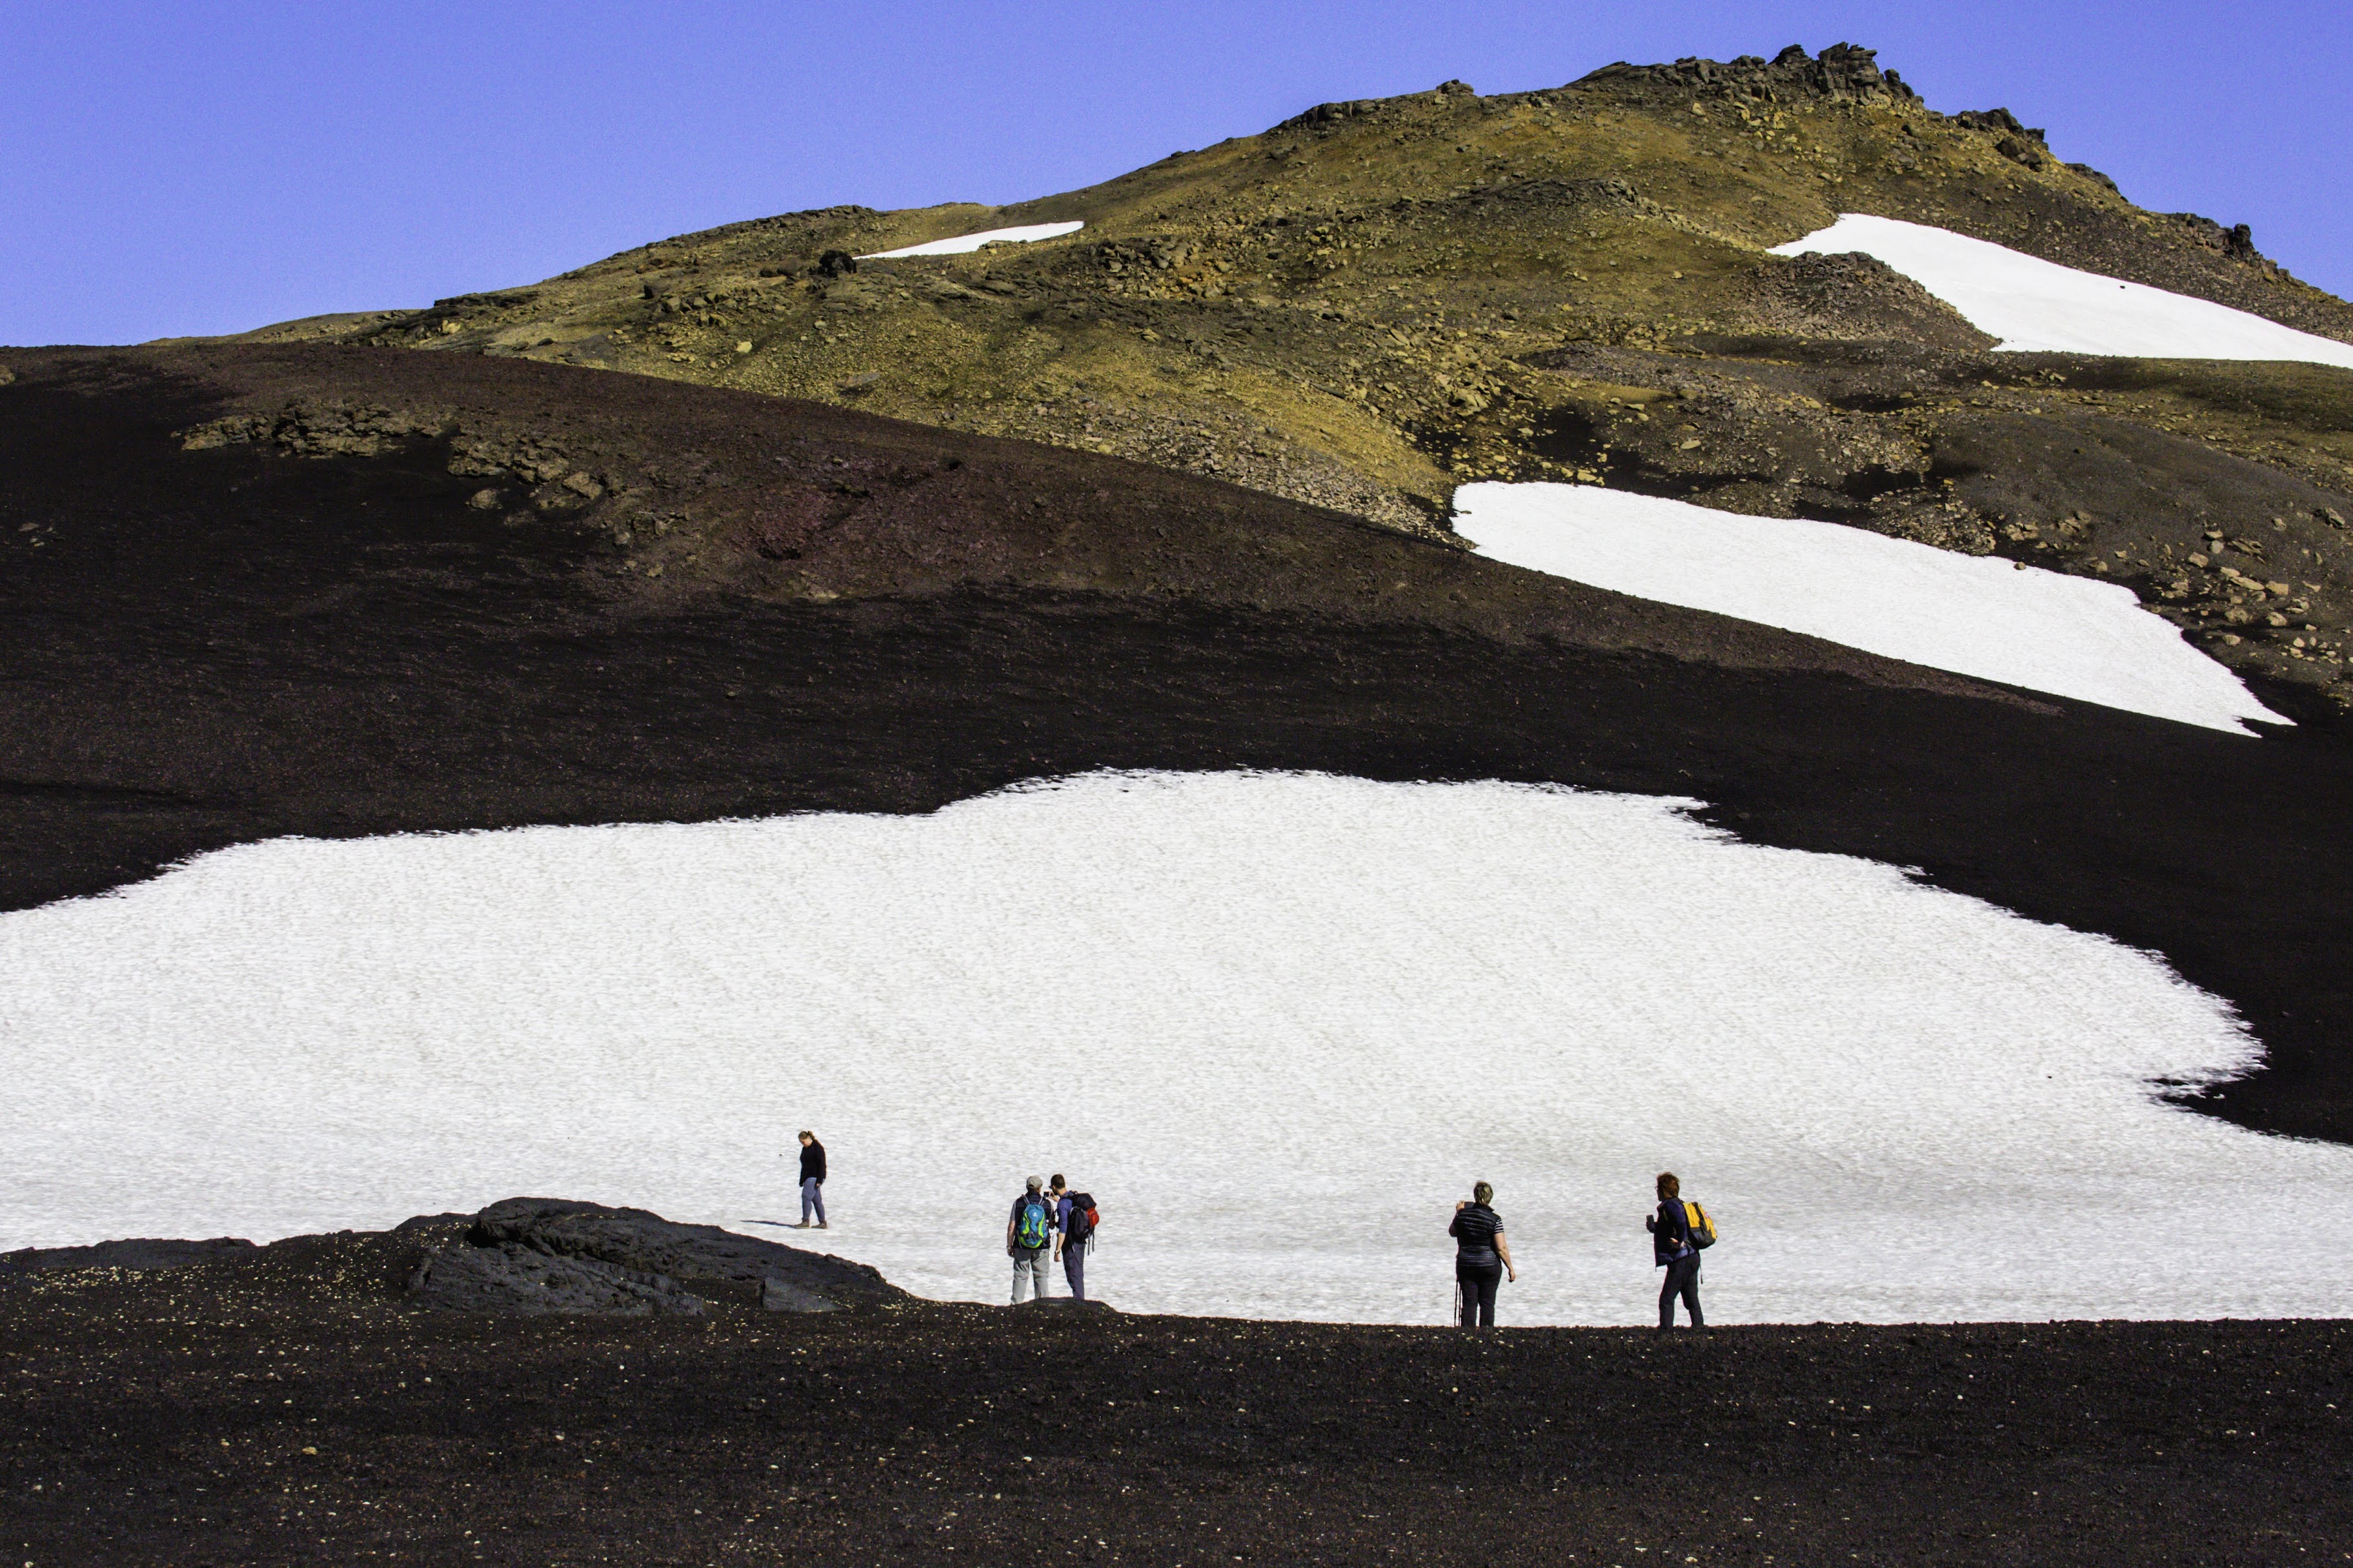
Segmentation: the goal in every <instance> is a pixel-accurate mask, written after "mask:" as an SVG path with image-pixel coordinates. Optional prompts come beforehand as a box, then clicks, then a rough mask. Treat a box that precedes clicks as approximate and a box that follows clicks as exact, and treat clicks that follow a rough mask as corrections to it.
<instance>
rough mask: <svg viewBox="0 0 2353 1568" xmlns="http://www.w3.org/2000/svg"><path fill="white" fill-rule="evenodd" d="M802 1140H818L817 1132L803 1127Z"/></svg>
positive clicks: (808, 1141)
mask: <svg viewBox="0 0 2353 1568" xmlns="http://www.w3.org/2000/svg"><path fill="white" fill-rule="evenodd" d="M801 1142H804V1143H814V1142H817V1134H816V1133H814V1132H812V1131H809V1130H808V1129H807V1128H806V1127H804V1128H802V1129H801Z"/></svg>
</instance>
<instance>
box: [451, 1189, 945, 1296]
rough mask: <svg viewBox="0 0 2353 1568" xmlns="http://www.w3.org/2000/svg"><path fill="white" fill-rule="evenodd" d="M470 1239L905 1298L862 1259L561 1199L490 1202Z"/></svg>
mask: <svg viewBox="0 0 2353 1568" xmlns="http://www.w3.org/2000/svg"><path fill="white" fill-rule="evenodd" d="M467 1239H468V1240H469V1241H470V1242H471V1243H472V1244H473V1245H474V1246H476V1247H527V1248H529V1249H531V1250H533V1251H535V1252H539V1253H542V1254H545V1255H548V1256H551V1257H564V1258H587V1259H592V1260H594V1261H596V1262H599V1263H605V1264H610V1265H612V1266H614V1267H616V1268H624V1269H628V1270H633V1271H635V1272H638V1273H642V1274H649V1275H664V1276H668V1277H669V1278H670V1279H685V1280H697V1281H700V1280H710V1281H727V1282H731V1283H735V1284H742V1285H759V1284H763V1283H765V1282H766V1281H769V1280H775V1281H776V1282H778V1283H779V1284H782V1285H785V1286H787V1287H790V1288H792V1289H797V1290H798V1291H801V1292H805V1293H807V1294H811V1295H816V1296H820V1297H823V1298H825V1299H827V1300H828V1301H835V1302H838V1301H842V1300H896V1299H902V1298H903V1296H904V1292H902V1291H901V1290H899V1289H896V1288H895V1287H893V1286H892V1284H890V1282H889V1281H887V1280H885V1279H883V1278H882V1276H881V1272H880V1271H879V1270H877V1269H874V1268H869V1267H868V1266H867V1265H865V1264H863V1263H851V1262H849V1261H848V1260H847V1259H845V1258H835V1257H832V1256H830V1255H828V1254H824V1253H814V1252H804V1251H802V1250H800V1249H799V1248H798V1247H786V1246H784V1245H782V1244H781V1243H778V1242H774V1241H762V1240H760V1239H758V1238H757V1237H748V1236H738V1235H736V1234H735V1233H734V1232H733V1231H727V1230H722V1229H720V1228H719V1227H718V1226H715V1225H680V1224H678V1223H677V1222H675V1221H672V1220H667V1219H664V1218H662V1217H661V1215H657V1214H650V1213H648V1212H647V1211H646V1210H644V1209H616V1208H606V1207H604V1206H603V1205H598V1204H585V1203H572V1202H567V1201H565V1200H564V1199H562V1198H509V1199H507V1200H506V1201H504V1202H503V1203H496V1204H492V1205H491V1206H490V1207H488V1208H486V1209H484V1210H483V1211H482V1212H481V1213H480V1215H477V1216H476V1217H475V1220H474V1226H473V1229H472V1230H471V1231H470V1233H469V1234H468V1237H467ZM804 1310H805V1309H804Z"/></svg>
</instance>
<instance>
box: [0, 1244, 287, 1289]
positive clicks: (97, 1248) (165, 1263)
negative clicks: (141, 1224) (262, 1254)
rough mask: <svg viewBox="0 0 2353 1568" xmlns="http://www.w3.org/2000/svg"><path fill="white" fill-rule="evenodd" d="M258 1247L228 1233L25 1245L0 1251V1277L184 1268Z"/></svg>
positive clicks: (230, 1257)
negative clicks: (198, 1238) (186, 1238)
mask: <svg viewBox="0 0 2353 1568" xmlns="http://www.w3.org/2000/svg"><path fill="white" fill-rule="evenodd" d="M259 1250H260V1249H259V1248H258V1247H255V1246H254V1245H253V1243H251V1242H249V1241H247V1240H245V1239H243V1238H242V1237H232V1236H220V1237H213V1238H212V1239H211V1240H209V1241H167V1240H157V1239H153V1238H138V1239H132V1240H125V1241H101V1242H97V1243H94V1244H93V1245H91V1246H89V1247H20V1248H18V1249H17V1250H16V1251H15V1252H0V1279H5V1278H6V1277H7V1276H8V1275H11V1274H43V1273H47V1272H49V1271H50V1270H52V1269H61V1268H132V1269H148V1268H187V1267H188V1266H189V1265H191V1264H195V1263H219V1262H235V1261H237V1259H239V1258H250V1257H253V1256H255V1255H256V1254H257V1253H258V1252H259Z"/></svg>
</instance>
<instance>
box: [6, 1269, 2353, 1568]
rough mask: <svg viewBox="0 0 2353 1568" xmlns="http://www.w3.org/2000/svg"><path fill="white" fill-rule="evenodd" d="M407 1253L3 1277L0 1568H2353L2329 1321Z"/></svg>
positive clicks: (2335, 1345)
mask: <svg viewBox="0 0 2353 1568" xmlns="http://www.w3.org/2000/svg"><path fill="white" fill-rule="evenodd" d="M392 1250H393V1249H392V1248H390V1247H389V1244H388V1243H386V1242H385V1240H384V1238H376V1237H358V1238H352V1237H343V1238H325V1239H319V1240H310V1241H298V1242H294V1243H287V1244H281V1245H280V1247H274V1248H271V1249H269V1255H268V1257H267V1258H265V1260H264V1261H262V1262H260V1263H258V1264H257V1263H244V1264H237V1265H230V1266H222V1265H206V1266H201V1267H198V1268H189V1269H183V1270H179V1271H177V1272H174V1273H171V1274H149V1275H143V1276H142V1275H136V1274H130V1273H108V1272H105V1271H99V1272H85V1273H79V1274H72V1275H51V1276H47V1277H46V1278H44V1279H40V1280H38V1281H37V1282H32V1283H26V1282H22V1281H20V1282H19V1283H18V1284H17V1285H16V1287H15V1288H14V1289H0V1377H5V1383H0V1551H5V1552H7V1553H10V1555H9V1556H7V1557H5V1559H0V1560H5V1561H6V1562H9V1563H33V1564H36V1565H37V1568H49V1565H51V1564H68V1563H174V1564H183V1563H185V1564H196V1563H213V1564H228V1563H355V1562H372V1563H375V1562H380V1563H534V1564H572V1563H626V1564H655V1563H765V1562H779V1563H785V1562H789V1563H812V1564H837V1563H839V1564H849V1563H975V1564H988V1563H1069V1562H1084V1563H1113V1562H1128V1563H1169V1564H1180V1563H1181V1564H1201V1565H1204V1568H1210V1565H1219V1564H1224V1565H1230V1564H1232V1563H1463V1564H1488V1563H1494V1564H1504V1563H1594V1564H1605V1565H1615V1568H1635V1565H1638V1564H1646V1563H1650V1564H1681V1563H1757V1564H1762V1563H1776V1564H1852V1563H1907V1564H1908V1563H2021V1564H2037V1565H2040V1564H2047V1563H2296V1564H2312V1563H2331V1562H2338V1563H2341V1562H2347V1561H2353V1425H2348V1418H2347V1417H2348V1411H2353V1363H2348V1351H2353V1328H2348V1326H2347V1325H2345V1324H2342V1323H2333V1322H2284V1323H2283V1322H2232V1323H2121V1322H2118V1323H2048V1324H2045V1323H2031V1324H1980V1325H1973V1326H1967V1327H1942V1326H1905V1327H1880V1328H1862V1327H1842V1326H1828V1325H1819V1326H1815V1327H1810V1328H1764V1327H1748V1328H1728V1329H1719V1330H1716V1331H1714V1332H1713V1333H1711V1334H1709V1335H1707V1336H1704V1337H1701V1336H1696V1335H1693V1334H1691V1333H1689V1332H1687V1331H1686V1332H1680V1333H1678V1334H1676V1335H1674V1336H1672V1337H1661V1336H1659V1335H1657V1334H1655V1333H1654V1332H1653V1331H1650V1330H1646V1329H1626V1330H1617V1329H1584V1330H1562V1329H1510V1328H1506V1329H1504V1330H1502V1331H1495V1332H1490V1333H1485V1334H1480V1335H1468V1334H1463V1333H1461V1332H1458V1331H1449V1330H1442V1329H1420V1328H1368V1327H1340V1326H1327V1325H1315V1324H1303V1323H1261V1322H1242V1321H1229V1320H1214V1319H1185V1318H1157V1317H1155V1318H1130V1317H1124V1316H1120V1315H1116V1314H1113V1313H1107V1312H1090V1313H1083V1314H1082V1313H1078V1312H1074V1311H1071V1310H1068V1309H1067V1308H1049V1309H1038V1308H1034V1307H1029V1308H1020V1309H1005V1308H984V1307H954V1306H944V1305H933V1304H919V1305H911V1306H905V1307H901V1308H896V1309H873V1310H861V1311H856V1312H843V1313H838V1314H832V1315H828V1316H823V1317H812V1318H802V1317H782V1316H777V1315H762V1314H758V1313H756V1312H753V1311H748V1310H744V1309H742V1308H740V1307H733V1308H728V1309H725V1310H722V1311H720V1312H719V1313H717V1314H716V1315H715V1316H714V1317H713V1318H712V1319H710V1320H708V1321H677V1320H668V1321H650V1320H632V1321H581V1320H551V1319H538V1320H525V1321H512V1320H510V1321H501V1320H495V1319H487V1318H474V1317H468V1316H460V1315H455V1314H447V1313H427V1312H417V1311H412V1310H407V1309H406V1308H404V1307H402V1306H401V1305H399V1304H398V1303H397V1302H396V1300H392V1299H391V1298H390V1296H389V1294H388V1291H389V1289H390V1282H391V1281H392V1280H393V1279H396V1278H397V1275H398V1271H399V1263H398V1259H397V1258H394V1257H392V1256H391V1252H392ZM1106 1261H1108V1259H1106ZM1440 1263H1441V1265H1442V1260H1440ZM1714 1267H1716V1268H1732V1267H1736V1263H1735V1262H1733V1261H1731V1260H1725V1261H1724V1262H1721V1263H1718V1264H1716V1265H1715V1266H1714ZM1627 1305H1628V1316H1629V1317H1630V1319H1640V1318H1641V1316H1642V1315H1643V1314H1644V1312H1645V1311H1646V1310H1647V1307H1648V1303H1647V1302H1641V1301H1631V1302H1629V1303H1628V1304H1627ZM1506 1310H1507V1312H1508V1303H1507V1304H1506Z"/></svg>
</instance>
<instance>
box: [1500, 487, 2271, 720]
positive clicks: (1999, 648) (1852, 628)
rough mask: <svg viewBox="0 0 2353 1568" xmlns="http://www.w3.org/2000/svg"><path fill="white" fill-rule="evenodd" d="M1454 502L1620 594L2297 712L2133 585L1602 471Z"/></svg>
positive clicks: (1984, 663) (1998, 668)
mask: <svg viewBox="0 0 2353 1568" xmlns="http://www.w3.org/2000/svg"><path fill="white" fill-rule="evenodd" d="M1454 507H1455V523H1456V526H1457V527H1458V528H1460V529H1461V531H1462V532H1463V533H1464V535H1465V536H1466V537H1468V538H1469V539H1471V540H1472V541H1474V542H1475V543H1476V546H1477V549H1478V552H1479V553H1480V554H1482V555H1484V556H1487V557H1489V558H1490V559H1492V560H1496V561H1504V562H1508V563H1511V564H1512V565H1514V566H1525V567H1526V568H1528V569H1529V570H1531V571H1535V572H1545V573H1549V574H1552V575H1553V576H1556V577H1567V578H1569V579H1571V580H1573V581H1576V582H1579V583H1587V584H1592V585H1593V586H1594V587H1597V588H1607V589H1609V590H1610V591H1611V592H1613V593H1619V594H1631V595H1635V596H1637V597H1639V598H1644V599H1655V600H1657V601H1658V602H1660V603H1661V604H1667V605H1684V606H1686V607H1688V608H1691V609H1695V610H1712V611H1714V612H1715V613H1716V614H1718V615H1724V616H1738V617H1739V618H1740V619H1742V620H1746V621H1756V622H1758V623H1760V624H1762V625H1765V626H1779V627H1781V628H1782V629H1783V630H1785V631H1793V632H1803V633H1805V634H1806V635H1808V636H1809V637H1821V638H1823V639H1824V640H1826V641H1829V642H1835V643H1844V644H1845V645H1846V646H1847V647H1859V648H1862V649H1863V650H1864V651H1866V652H1869V653H1875V654H1881V655H1883V656H1885V657H1886V658H1900V659H1903V660H1905V661H1906V662H1907V663H1911V664H1921V665H1926V666H1928V667H1929V668H1934V669H1947V670H1951V671H1952V672H1953V673H1955V674H1956V675H1968V676H1975V677H1977V678H1978V679H1982V680H1998V681H2000V682H2002V683H2004V684H2005V685H2010V686H2022V687H2025V688H2027V689H2030V690H2034V691H2048V692H2051V693H2052V694H2053V695H2055V696H2060V697H2072V698H2075V699H2078V700H2082V701H2085V702H2097V703H2100V704H2102V705H2103V706H2105V707H2109V708H2121V709H2124V710H2126V711H2128V712H2133V713H2147V714H2151V715H2154V716H2155V717H2157V718H2160V719H2173V720H2178V721H2180V722H2182V723H2185V724H2202V725H2205V726H2207V727H2208V728H2210V729H2216V730H2230V731H2235V732H2237V733H2240V734H2246V733H2250V732H2251V731H2248V730H2247V729H2246V727H2245V725H2244V724H2242V722H2241V721H2242V720H2246V719H2260V720H2262V721H2264V722H2265V723H2271V724H2284V723H2286V722H2288V721H2287V720H2285V719H2284V718H2282V717H2281V716H2280V715H2278V714H2276V713H2274V712H2273V711H2272V710H2270V709H2268V708H2266V707H2264V706H2263V704H2262V703H2261V702H2258V701H2256V700H2255V699H2254V696H2253V694H2252V693H2251V692H2249V691H2248V690H2247V689H2246V688H2245V687H2244V686H2242V685H2241V684H2240V682H2239V679H2238V678H2237V677H2236V676H2234V675H2232V673H2231V672H2230V671H2229V670H2227V669H2225V668H2222V667H2221V665H2219V664H2217V663H2215V662H2214V661H2213V660H2212V659H2211V658H2207V657H2206V656H2205V655H2204V654H2202V653H2200V652H2199V651H2198V650H2197V649H2196V648H2194V647H2191V646H2190V645H2189V643H2188V642H2186V641H2184V640H2183V638H2182V636H2181V634H2180V632H2179V631H2178V630H2176V629H2175V628H2174V626H2172V624H2171V623H2169V622H2168V621H2166V620H2165V619H2163V618H2162V617H2160V616H2155V615H2152V614H2150V613H2149V612H2148V611H2147V610H2145V609H2143V608H2141V606H2140V601H2139V599H2138V598H2137V597H2136V596H2135V595H2134V594H2133V591H2132V590H2131V589H2129V588H2126V587H2125V586H2123V585H2122V584H2114V583H2094V582H2091V581H2089V580H2087V579H2085V578H2082V577H2072V576H2068V575H2065V574H2062V573H2057V572H2045V571H2042V570H2041V569H2039V568H2035V567H2025V568H2021V567H2019V566H2018V565H2016V564H2015V563H2011V562H2009V561H2004V560H2001V559H2000V558H1999V557H1995V556H1971V555H1961V554H1957V553H1955V552H1952V551H1949V550H1938V549H1936V548H1935V547H1934V546H1932V545H1926V544H1917V543H1914V542H1911V541H1909V540H1903V539H1889V538H1886V537H1884V536H1883V535H1881V534H1876V533H1873V532H1870V531H1867V530H1864V529H1860V528H1848V527H1845V526H1844V525H1842V524H1840V523H1835V522H1807V521H1800V520H1798V519H1794V518H1770V517H1747V516H1743V515H1741V514H1739V513H1736V512H1727V511H1716V510H1713V509H1711V508H1708V507H1701V506H1694V505H1692V504H1691V503H1690V502H1688V501H1679V500H1664V499H1662V498H1660V497H1657V496H1640V495H1631V494H1629V493H1628V492H1626V491H1624V490H1609V489H1599V488H1598V487H1596V486H1592V485H1558V484H1493V483H1490V484H1475V485H1464V486H1463V487H1462V488H1461V489H1458V490H1456V491H1455V492H1454Z"/></svg>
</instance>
